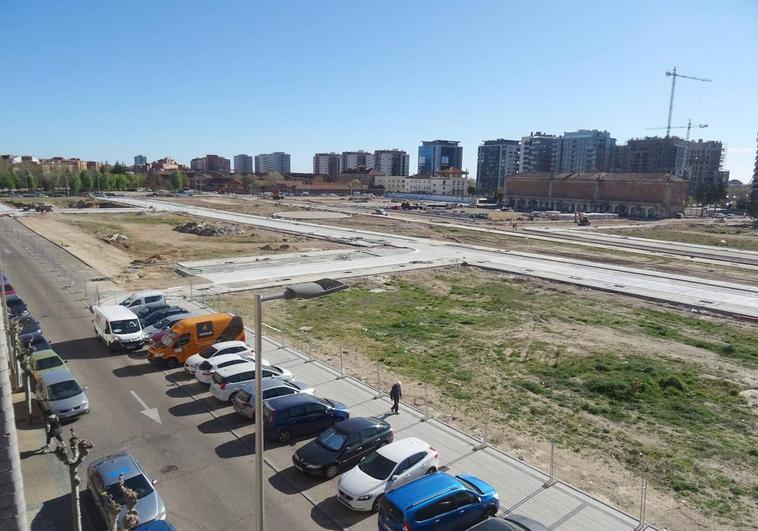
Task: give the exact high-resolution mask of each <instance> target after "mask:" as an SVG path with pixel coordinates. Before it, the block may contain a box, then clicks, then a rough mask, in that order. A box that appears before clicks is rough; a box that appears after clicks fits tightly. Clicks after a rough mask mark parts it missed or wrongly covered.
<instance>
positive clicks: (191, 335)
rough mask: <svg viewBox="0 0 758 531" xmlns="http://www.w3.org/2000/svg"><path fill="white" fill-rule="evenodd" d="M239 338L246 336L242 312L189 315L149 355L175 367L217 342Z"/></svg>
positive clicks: (154, 361) (159, 362)
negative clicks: (240, 315)
mask: <svg viewBox="0 0 758 531" xmlns="http://www.w3.org/2000/svg"><path fill="white" fill-rule="evenodd" d="M235 340H240V341H244V340H245V328H244V327H243V326H242V318H241V317H239V316H238V315H234V314H231V313H212V314H209V315H199V316H197V317H189V318H187V319H182V320H181V321H179V322H178V323H176V324H174V326H172V327H171V330H169V331H168V333H167V334H166V335H165V336H163V337H162V338H161V340H160V342H159V343H157V344H154V345H152V346H151V347H150V349H149V350H148V352H147V359H148V360H150V363H153V364H155V365H164V366H166V367H167V368H169V369H173V368H175V367H178V366H179V365H180V364H182V363H184V362H185V361H187V358H189V357H190V356H192V355H193V354H197V353H199V352H202V351H203V350H205V349H206V348H208V347H209V346H211V345H213V344H214V343H218V342H219V341H235Z"/></svg>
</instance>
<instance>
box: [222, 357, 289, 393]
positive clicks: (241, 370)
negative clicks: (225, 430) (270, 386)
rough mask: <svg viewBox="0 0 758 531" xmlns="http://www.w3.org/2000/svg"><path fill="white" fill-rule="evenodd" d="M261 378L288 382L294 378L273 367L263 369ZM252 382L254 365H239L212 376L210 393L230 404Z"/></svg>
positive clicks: (284, 371)
mask: <svg viewBox="0 0 758 531" xmlns="http://www.w3.org/2000/svg"><path fill="white" fill-rule="evenodd" d="M263 377H264V378H279V379H281V380H287V381H290V382H292V381H294V380H295V376H294V375H293V374H292V373H291V372H290V371H288V370H287V369H282V368H280V367H274V366H273V365H270V366H268V367H263ZM254 380H255V363H252V362H248V363H240V364H238V365H232V366H231V367H224V368H223V369H219V370H217V371H216V372H215V374H214V375H213V378H212V381H211V388H210V391H211V394H212V395H213V396H215V397H216V398H218V399H219V400H222V401H224V402H230V401H231V400H232V399H233V398H234V396H235V395H236V394H237V393H239V392H240V391H241V390H242V389H244V387H245V385H246V384H248V383H250V382H252V381H254Z"/></svg>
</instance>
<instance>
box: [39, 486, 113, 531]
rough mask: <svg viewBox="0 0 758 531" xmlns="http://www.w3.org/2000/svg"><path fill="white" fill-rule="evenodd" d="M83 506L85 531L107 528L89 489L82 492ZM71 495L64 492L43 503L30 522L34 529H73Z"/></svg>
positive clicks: (43, 530) (83, 527) (83, 526)
mask: <svg viewBox="0 0 758 531" xmlns="http://www.w3.org/2000/svg"><path fill="white" fill-rule="evenodd" d="M80 503H81V508H82V529H83V531H96V530H97V531H100V530H101V529H105V524H104V523H103V520H102V518H101V517H100V515H98V514H97V512H96V510H95V504H94V502H93V501H92V497H91V496H90V495H89V492H88V491H87V490H82V491H81V492H80ZM71 518H72V517H71V496H70V495H69V494H64V495H63V496H58V497H57V498H53V499H52V500H47V501H46V502H44V503H43V504H42V507H41V508H40V510H39V512H38V513H37V514H36V515H35V516H34V518H33V519H32V521H31V522H30V528H31V530H32V531H48V530H50V529H73V525H72V520H71Z"/></svg>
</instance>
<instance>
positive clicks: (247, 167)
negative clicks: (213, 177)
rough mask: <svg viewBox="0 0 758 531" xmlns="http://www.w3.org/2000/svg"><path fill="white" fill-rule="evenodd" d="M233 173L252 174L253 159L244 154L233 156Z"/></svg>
mask: <svg viewBox="0 0 758 531" xmlns="http://www.w3.org/2000/svg"><path fill="white" fill-rule="evenodd" d="M234 173H253V157H251V156H250V155H245V154H244V153H241V154H239V155H235V156H234Z"/></svg>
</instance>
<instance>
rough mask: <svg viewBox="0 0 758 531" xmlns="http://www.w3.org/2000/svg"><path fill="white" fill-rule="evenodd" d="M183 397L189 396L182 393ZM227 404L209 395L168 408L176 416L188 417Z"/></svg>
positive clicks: (223, 406) (214, 409)
mask: <svg viewBox="0 0 758 531" xmlns="http://www.w3.org/2000/svg"><path fill="white" fill-rule="evenodd" d="M182 398H187V396H186V395H182ZM227 406H228V404H226V403H224V402H220V401H218V400H216V399H215V398H213V397H212V396H208V397H206V398H201V399H199V400H191V401H190V402H184V403H183V404H179V405H176V406H171V407H170V408H168V412H169V413H171V414H172V415H174V416H175V417H186V416H188V415H199V414H202V413H208V412H209V411H216V410H218V409H222V408H225V407H227ZM222 431H227V430H222Z"/></svg>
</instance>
